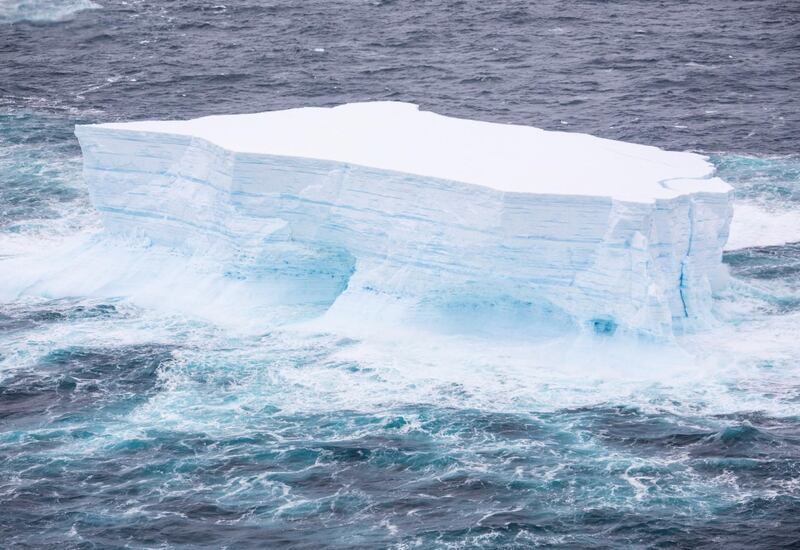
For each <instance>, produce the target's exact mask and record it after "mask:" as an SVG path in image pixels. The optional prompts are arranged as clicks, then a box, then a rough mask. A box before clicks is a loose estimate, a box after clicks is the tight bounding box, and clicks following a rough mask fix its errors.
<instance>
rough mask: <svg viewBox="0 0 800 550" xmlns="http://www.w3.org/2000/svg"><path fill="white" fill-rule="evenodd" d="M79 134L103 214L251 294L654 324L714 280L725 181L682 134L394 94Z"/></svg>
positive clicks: (453, 320) (684, 307)
mask: <svg viewBox="0 0 800 550" xmlns="http://www.w3.org/2000/svg"><path fill="white" fill-rule="evenodd" d="M76 134H77V136H78V138H79V140H80V143H81V148H82V149H83V154H84V170H85V175H86V179H87V182H88V184H89V189H90V194H91V197H92V201H93V203H94V205H95V207H96V208H97V209H98V210H99V211H100V212H101V215H102V217H103V221H104V225H105V227H106V229H107V231H108V232H110V233H112V234H122V235H135V236H138V237H144V238H146V239H148V240H149V242H151V243H153V244H154V245H157V246H163V247H167V248H170V249H174V250H177V251H180V252H181V253H184V254H189V255H193V256H196V255H198V254H202V255H206V256H208V257H213V258H215V259H216V260H217V261H218V265H219V266H220V270H221V272H223V273H224V274H225V277H228V278H230V279H232V280H236V281H244V282H245V283H246V284H249V285H251V286H252V289H253V290H252V291H251V292H250V293H249V294H248V296H250V299H251V300H254V301H256V302H257V301H258V300H262V299H263V300H264V301H265V302H270V303H276V302H302V301H313V302H317V303H320V304H323V306H324V309H326V310H328V314H329V315H344V316H349V317H350V318H355V319H358V320H360V321H361V322H367V320H368V319H381V320H387V319H396V320H400V321H402V322H415V323H423V324H424V323H430V324H432V325H436V326H446V327H448V328H454V329H456V330H460V329H462V328H469V327H471V326H485V325H492V324H500V325H504V326H507V327H510V328H515V329H520V330H523V331H525V330H531V331H537V330H544V329H545V328H546V329H547V330H561V329H566V328H570V327H572V328H577V329H588V330H590V331H594V332H599V333H614V332H617V331H620V332H632V333H636V334H645V335H652V336H656V337H664V336H669V335H671V334H673V332H674V331H675V330H685V329H687V328H691V327H694V326H698V325H700V326H702V325H703V324H706V323H708V322H709V320H710V319H711V302H712V300H711V296H712V293H713V292H714V291H715V290H718V289H720V288H721V287H722V286H724V285H725V283H726V274H725V270H724V267H723V265H722V263H721V256H722V248H723V246H724V244H725V241H726V239H727V236H728V228H729V224H730V219H731V199H732V191H731V188H730V187H729V186H728V185H727V184H726V183H725V182H723V181H722V180H720V179H719V178H715V177H713V166H712V165H711V164H710V163H709V162H708V161H707V160H706V159H705V157H703V156H700V155H696V154H691V153H678V152H667V151H663V150H660V149H657V148H654V147H648V146H642V145H635V144H630V143H623V142H618V141H612V140H607V139H600V138H596V137H592V136H588V135H585V134H573V133H564V132H549V131H544V130H540V129H537V128H532V127H526V126H516V125H508V124H493V123H487V122H478V121H471V120H462V119H456V118H450V117H445V116H441V115H438V114H435V113H431V112H425V111H420V110H419V109H418V108H417V106H416V105H412V104H407V103H395V102H374V103H357V104H348V105H342V106H339V107H333V108H304V109H291V110H286V111H275V112H268V113H259V114H250V115H231V116H212V117H205V118H200V119H195V120H189V121H170V122H160V121H149V122H129V123H110V124H97V125H88V126H78V127H77V128H76ZM153 277H158V274H157V273H154V274H153Z"/></svg>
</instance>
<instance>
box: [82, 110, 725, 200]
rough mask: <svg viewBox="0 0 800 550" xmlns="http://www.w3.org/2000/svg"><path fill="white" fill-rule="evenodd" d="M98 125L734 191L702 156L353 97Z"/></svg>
mask: <svg viewBox="0 0 800 550" xmlns="http://www.w3.org/2000/svg"><path fill="white" fill-rule="evenodd" d="M96 127H100V128H111V129H119V130H132V131H145V132H158V133H166V134H178V135H186V136H192V137H197V138H202V139H205V140H207V141H209V142H211V143H214V144H216V145H219V146H220V147H223V148H225V149H228V150H230V151H236V152H243V153H256V154H264V155H278V156H290V157H306V158H312V159H322V160H330V161H338V162H344V163H349V164H357V165H362V166H369V167H374V168H380V169H384V170H393V171H397V172H405V173H409V174H417V175H421V176H427V177H435V178H442V179H446V180H454V181H458V182H463V183H469V184H475V185H481V186H484V187H489V188H493V189H497V190H500V191H506V192H520V193H547V194H557V195H590V196H608V197H613V198H615V199H619V200H627V201H635V202H652V201H653V200H655V199H661V198H671V197H675V196H678V195H682V194H687V193H695V192H723V193H724V192H727V191H729V190H730V187H729V186H728V185H727V184H726V183H725V182H723V181H722V180H721V179H719V178H714V177H712V175H713V172H714V167H713V166H712V165H711V164H710V163H709V162H708V161H707V159H706V158H705V157H703V156H701V155H696V154H693V153H679V152H670V151H664V150H662V149H658V148H656V147H650V146H645V145H637V144H633V143H624V142H621V141H614V140H610V139H602V138H597V137H594V136H590V135H587V134H577V133H569V132H551V131H546V130H541V129H539V128H533V127H530V126H520V125H512V124H496V123H490V122H480V121H475V120H464V119H459V118H451V117H446V116H443V115H438V114H436V113H432V112H428V111H420V110H419V108H418V107H417V106H416V105H414V104H411V103H399V102H369V103H351V104H347V105H341V106H338V107H330V108H327V107H306V108H301V109H289V110H284V111H272V112H266V113H255V114H244V115H221V116H209V117H203V118H198V119H194V120H186V121H143V122H125V123H107V124H99V125H96Z"/></svg>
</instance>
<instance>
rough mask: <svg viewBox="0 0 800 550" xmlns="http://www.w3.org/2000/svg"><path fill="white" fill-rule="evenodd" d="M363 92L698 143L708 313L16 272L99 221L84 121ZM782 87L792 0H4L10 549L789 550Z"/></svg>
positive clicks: (0, 257)
mask: <svg viewBox="0 0 800 550" xmlns="http://www.w3.org/2000/svg"><path fill="white" fill-rule="evenodd" d="M368 99H397V100H404V101H413V102H416V103H419V104H420V105H421V106H422V107H423V108H428V109H433V110H436V111H438V112H441V113H445V114H451V115H457V116H464V117H470V118H477V119H484V120H493V121H508V122H517V123H524V124H531V125H535V126H539V127H544V128H549V129H562V130H567V131H581V132H589V133H593V134H597V135H601V136H604V137H610V138H615V139H624V140H629V141H635V142H640V143H647V144H653V145H658V146H662V147H665V148H670V149H676V150H692V151H698V152H703V153H705V154H708V155H709V156H710V157H711V159H712V160H713V162H714V163H715V164H716V166H717V167H718V171H719V174H720V175H721V176H722V177H723V178H725V179H726V180H727V181H729V182H730V183H731V184H732V185H734V186H735V187H736V190H737V199H736V207H735V208H736V213H735V219H734V227H733V230H732V234H731V242H730V245H729V248H730V250H729V251H728V252H726V254H725V258H724V260H725V262H726V263H727V264H728V266H729V269H730V272H731V275H732V277H733V278H732V284H731V288H730V290H728V291H726V292H725V293H724V294H722V295H719V296H717V297H716V298H715V308H716V314H717V317H718V319H719V323H718V326H716V327H713V328H711V329H709V330H706V331H702V332H699V333H696V334H692V335H685V336H682V337H680V338H679V341H678V343H677V345H676V346H675V349H673V350H671V351H668V352H665V351H663V350H662V351H661V352H653V351H652V350H639V349H632V348H624V347H622V348H619V349H618V348H615V347H614V344H613V343H611V344H608V346H607V349H594V350H593V351H592V353H591V354H589V355H581V354H570V353H568V352H564V349H563V348H566V347H568V343H567V342H564V341H559V340H557V339H556V340H554V341H551V342H549V343H548V344H542V343H538V344H537V345H536V346H531V345H529V344H528V343H526V342H520V341H509V342H504V341H498V340H497V339H493V338H480V337H477V336H476V337H471V338H465V337H464V338H462V337H459V336H458V335H448V336H441V337H435V336H429V337H428V336H425V335H416V336H415V337H414V338H409V337H408V336H407V335H406V334H405V333H400V332H398V333H397V334H385V335H382V337H380V338H378V337H375V338H353V337H348V336H345V335H342V334H338V333H337V332H336V331H335V330H310V329H307V328H306V329H301V328H291V327H285V326H270V325H269V324H267V325H266V326H264V327H263V328H262V329H261V330H258V331H255V332H253V331H252V330H248V331H237V330H236V329H235V327H231V326H225V327H222V326H218V325H216V324H214V323H212V322H210V321H204V320H202V319H198V318H193V317H190V316H187V315H182V314H179V313H176V312H174V311H165V310H161V309H159V308H157V307H143V306H142V305H141V304H138V303H136V302H135V301H133V300H129V299H127V298H126V297H124V296H119V297H106V298H102V299H101V298H98V297H90V296H81V295H75V294H74V293H71V292H70V289H69V286H68V284H69V281H72V280H74V278H75V277H84V276H85V277H91V276H92V269H93V266H92V265H87V266H86V269H85V271H81V272H80V273H78V274H67V273H65V274H64V280H65V283H64V284H65V288H64V289H63V292H62V293H61V295H60V296H59V297H54V296H45V295H41V294H37V292H35V289H32V290H31V292H29V293H23V294H20V295H17V294H15V295H13V296H12V295H9V293H8V292H6V291H5V290H6V289H5V288H4V281H8V280H9V279H10V278H12V277H13V278H19V277H20V276H30V277H31V279H32V280H35V278H36V274H35V273H30V274H20V273H10V272H9V271H8V265H7V264H5V263H4V260H5V259H8V258H16V257H19V256H24V255H26V254H32V253H34V252H35V253H38V254H40V255H42V254H44V255H45V256H47V254H48V253H49V251H52V252H53V256H52V257H53V258H58V255H57V254H56V252H57V251H58V250H59V249H61V248H62V247H63V246H66V245H65V243H69V242H72V241H73V240H75V239H81V238H86V236H87V235H89V236H91V235H94V234H97V233H98V232H100V231H101V228H100V227H99V224H98V221H97V219H96V217H95V215H94V212H93V210H92V208H91V205H90V201H89V198H88V196H87V191H86V188H85V186H84V184H83V182H82V178H81V173H80V171H81V160H80V151H79V149H78V146H77V142H76V140H75V138H74V137H73V134H72V132H73V127H74V124H75V123H81V122H96V121H109V120H129V119H142V118H182V117H190V116H199V115H204V114H212V113H226V112H254V111H263V110H270V109H277V108H288V107H296V106H305V105H333V104H338V103H343V102H347V101H357V100H368ZM798 100H800V5H798V4H797V3H796V2H793V1H783V2H781V1H768V0H759V1H747V0H742V1H737V2H728V1H722V0H712V1H704V2H699V1H694V2H693V1H689V2H682V1H681V2H678V1H670V0H667V1H662V2H657V3H654V2H643V1H639V0H623V1H618V2H599V1H574V2H556V1H554V0H546V1H543V2H537V3H535V4H534V3H529V2H522V1H512V0H501V1H498V2H467V1H453V2H446V1H443V0H433V1H431V2H410V1H402V0H397V1H391V0H383V1H381V0H376V1H361V0H346V1H345V0H342V1H330V2H328V1H318V2H290V1H258V2H256V1H254V0H245V1H239V0H232V1H227V0H213V1H205V0H174V1H169V0H163V1H156V0H127V1H120V0H97V2H89V1H88V0H63V1H58V0H0V297H2V303H0V547H3V548H45V547H47V548H50V547H60V548H65V549H66V548H156V547H157V548H223V547H227V548H279V547H287V548H396V549H401V548H530V547H536V546H542V547H556V548H575V547H589V548H611V547H681V548H688V547H717V548H759V547H760V548H781V547H783V548H790V547H795V548H796V547H798V546H800V339H799V338H798V336H800V140H799V139H798V136H800V108H799V107H800V105H798ZM121 246H122V245H121ZM53 261H57V260H55V259H54V260H53ZM31 265H36V264H31ZM49 267H53V266H49ZM157 276H158V274H157V273H154V277H155V278H157ZM184 291H185V292H192V289H191V288H189V289H188V290H187V289H184ZM207 298H208V297H204V296H203V295H202V293H199V292H198V293H196V294H195V295H192V299H194V300H196V301H198V302H202V301H203V300H204V299H207Z"/></svg>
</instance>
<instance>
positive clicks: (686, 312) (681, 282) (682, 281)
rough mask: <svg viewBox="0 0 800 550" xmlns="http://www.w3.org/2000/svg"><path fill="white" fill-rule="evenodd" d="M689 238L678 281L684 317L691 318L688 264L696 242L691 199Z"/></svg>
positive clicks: (690, 200)
mask: <svg viewBox="0 0 800 550" xmlns="http://www.w3.org/2000/svg"><path fill="white" fill-rule="evenodd" d="M688 214H689V238H688V243H687V245H686V254H685V255H684V256H683V259H682V260H681V275H680V278H679V280H678V294H679V295H680V297H681V304H683V316H684V317H687V318H688V317H689V307H688V306H687V304H686V296H685V294H684V293H685V291H686V282H685V277H686V263H687V262H688V261H689V258H690V255H691V253H692V244H693V242H694V231H695V229H694V201H693V200H692V199H689V212H688Z"/></svg>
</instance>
